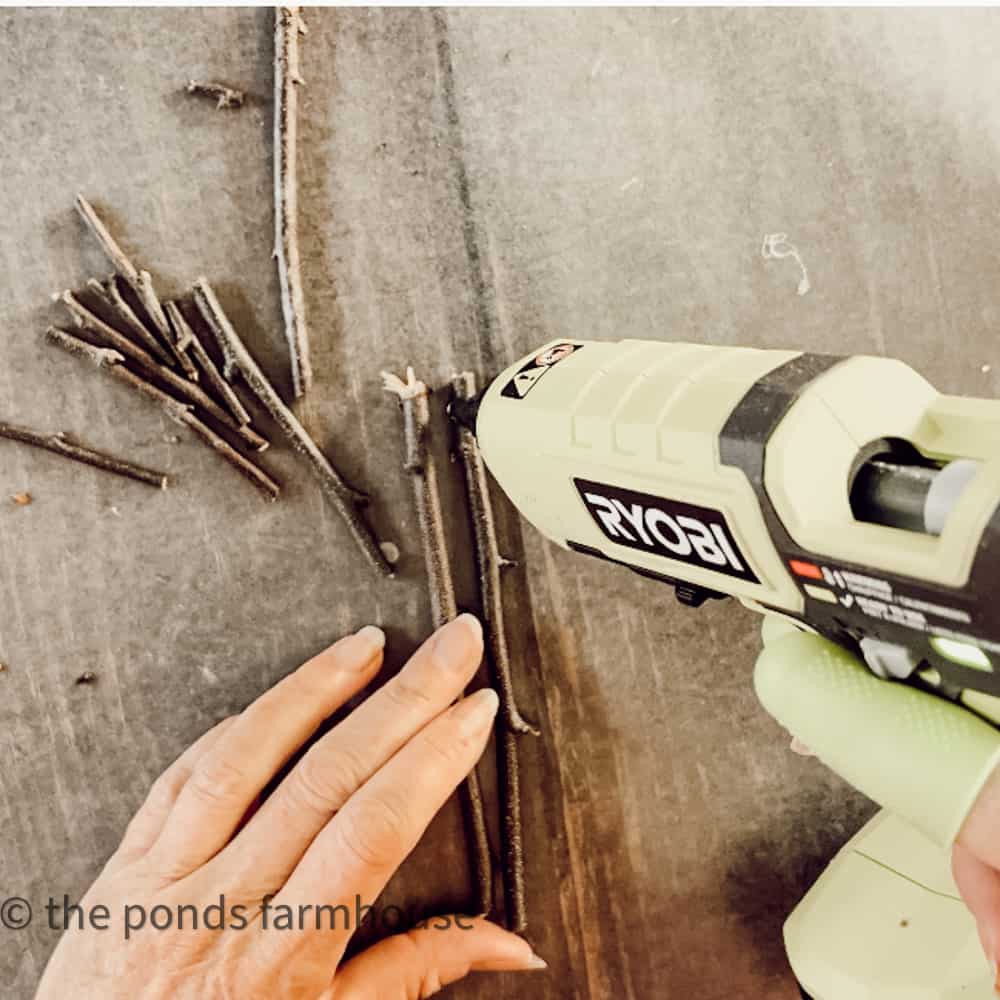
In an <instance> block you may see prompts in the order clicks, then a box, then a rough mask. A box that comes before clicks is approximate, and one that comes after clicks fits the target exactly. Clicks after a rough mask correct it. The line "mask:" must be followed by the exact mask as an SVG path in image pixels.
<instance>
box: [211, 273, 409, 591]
mask: <svg viewBox="0 0 1000 1000" xmlns="http://www.w3.org/2000/svg"><path fill="white" fill-rule="evenodd" d="M194 300H195V303H196V304H197V306H198V309H199V311H200V312H201V315H202V317H203V319H204V320H205V322H206V324H207V325H208V328H209V330H211V332H212V336H214V337H215V339H216V342H217V343H218V345H219V351H220V352H221V354H222V357H223V359H224V365H223V375H224V376H225V377H226V378H228V379H231V378H232V376H233V374H234V372H237V371H238V372H239V373H240V375H242V376H243V379H244V381H245V382H246V384H247V385H248V386H249V387H250V390H251V391H252V392H253V394H254V395H255V396H256V397H257V399H259V400H260V403H261V405H262V406H263V407H264V408H265V409H266V410H267V412H268V413H270V414H271V416H272V417H273V418H274V420H275V423H277V425H278V426H279V427H280V428H281V431H282V433H283V434H284V435H285V436H286V437H287V438H288V440H289V441H290V442H291V444H292V447H294V448H295V450H296V451H297V452H299V454H301V455H303V456H304V457H305V458H306V459H307V460H308V462H309V463H310V464H311V465H312V467H313V470H314V471H315V473H316V475H317V477H318V478H319V482H320V486H321V487H322V488H323V492H324V493H325V494H326V496H327V498H328V499H329V500H330V502H331V503H332V504H333V506H334V507H335V508H336V509H337V511H338V513H339V514H340V516H341V517H343V519H344V520H345V521H346V522H347V527H348V528H349V530H350V532H351V534H352V535H353V536H354V540H355V541H356V542H357V544H358V546H359V547H360V548H361V551H362V552H364V554H365V556H366V557H367V558H368V561H369V562H370V563H371V564H372V566H374V567H375V568H376V569H377V570H378V571H379V572H380V573H383V574H385V575H386V576H392V572H393V570H392V566H391V565H390V563H389V561H388V560H387V559H386V557H385V553H384V552H383V551H382V549H381V547H380V546H379V544H378V542H377V541H376V540H375V536H374V534H373V532H372V529H371V527H369V525H368V523H367V522H366V521H365V520H364V518H362V516H361V514H360V512H359V507H361V506H362V505H363V504H364V503H365V502H366V501H367V499H368V498H367V496H366V495H365V494H364V493H360V492H359V491H358V490H356V489H354V488H353V487H352V486H349V485H348V484H347V483H346V482H345V481H344V479H343V477H342V476H341V475H340V473H339V472H337V470H336V469H335V468H334V467H333V465H332V464H331V463H330V461H329V459H328V458H327V457H326V455H324V454H323V452H322V451H320V450H319V447H318V446H317V444H316V442H315V441H313V439H312V438H311V437H310V436H309V434H308V433H307V432H306V429H305V428H304V427H303V426H302V424H300V423H299V421H298V420H297V419H296V417H295V414H294V413H292V411H291V410H290V409H289V408H288V407H287V406H285V403H284V401H283V400H282V398H281V396H279V395H278V392H277V390H276V389H275V388H274V386H273V385H271V383H270V381H269V380H268V379H267V377H266V376H265V375H264V373H263V372H262V371H261V370H260V367H259V366H258V364H257V362H256V361H255V360H254V359H253V355H252V354H251V353H250V352H249V351H248V350H247V347H246V345H245V344H244V343H243V341H242V340H241V339H240V336H239V334H238V333H237V332H236V330H235V329H234V328H233V325H232V323H230V321H229V317H227V316H226V314H225V312H224V311H223V309H222V306H221V305H220V304H219V300H218V299H217V298H216V295H215V292H214V291H213V290H212V286H211V285H210V284H209V283H208V280H207V279H205V278H199V279H198V280H197V281H196V282H195V285H194Z"/></svg>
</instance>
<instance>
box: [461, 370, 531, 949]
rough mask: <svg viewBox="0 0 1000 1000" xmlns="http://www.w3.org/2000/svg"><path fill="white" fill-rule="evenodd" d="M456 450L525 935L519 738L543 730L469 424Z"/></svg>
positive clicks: (507, 836)
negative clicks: (525, 678)
mask: <svg viewBox="0 0 1000 1000" xmlns="http://www.w3.org/2000/svg"><path fill="white" fill-rule="evenodd" d="M451 384H452V390H453V392H454V394H455V397H456V398H457V399H460V400H463V401H466V402H469V401H471V400H473V399H474V398H475V396H476V377H475V375H473V374H472V373H471V372H463V373H462V374H460V375H454V376H453V377H452V380H451ZM458 450H459V456H460V457H461V460H462V467H463V471H464V473H465V493H466V499H467V502H468V508H469V514H470V517H471V520H472V531H473V536H474V538H475V543H476V568H477V571H478V576H479V596H480V601H481V604H482V609H483V619H484V624H485V626H486V636H487V642H488V646H489V656H488V657H487V662H488V664H489V665H490V667H491V668H492V674H493V683H494V686H495V687H496V688H497V692H498V694H499V696H500V737H499V740H498V743H499V744H500V753H499V755H498V762H499V770H500V775H499V777H500V795H501V805H500V810H501V834H502V837H503V845H502V847H503V884H504V902H505V906H506V910H507V924H508V927H509V928H510V929H511V930H512V931H514V932H515V933H518V934H520V933H522V932H523V931H524V929H525V928H526V927H527V923H528V920H527V910H526V906H525V900H524V838H523V834H522V828H521V787H520V785H521V779H520V765H519V761H518V747H517V737H518V735H519V734H523V733H533V734H534V735H536V736H537V735H539V730H538V729H536V728H535V727H534V726H532V725H530V724H529V723H527V722H525V720H524V719H523V718H522V716H521V713H520V712H519V711H518V707H517V702H516V699H515V695H514V684H513V678H512V671H511V665H510V652H509V650H508V648H507V634H506V628H505V624H504V612H503V587H502V582H501V569H502V567H503V566H504V565H505V563H506V562H507V560H505V559H504V558H503V557H502V556H501V555H500V549H499V546H498V545H497V535H496V523H495V521H494V518H493V505H492V503H491V502H490V493H489V484H488V482H487V479H486V466H485V464H484V463H483V458H482V455H481V454H480V451H479V445H478V443H477V442H476V436H475V434H473V433H472V431H471V430H469V428H467V427H459V428H458Z"/></svg>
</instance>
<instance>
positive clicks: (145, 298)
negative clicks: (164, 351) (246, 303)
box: [135, 271, 198, 382]
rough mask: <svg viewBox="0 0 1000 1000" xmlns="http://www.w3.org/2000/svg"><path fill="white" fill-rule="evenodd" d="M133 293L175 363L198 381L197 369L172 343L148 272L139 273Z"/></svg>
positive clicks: (169, 330) (164, 316) (170, 331)
mask: <svg viewBox="0 0 1000 1000" xmlns="http://www.w3.org/2000/svg"><path fill="white" fill-rule="evenodd" d="M135 293H136V295H138V296H139V301H140V302H141V303H142V307H143V309H145V310H146V315H147V316H149V318H150V320H151V321H152V323H153V326H154V327H155V328H156V332H157V333H159V335H160V336H161V337H162V338H163V339H164V340H165V341H166V342H167V344H168V346H169V347H170V350H171V352H172V353H173V355H174V357H175V358H176V359H177V363H178V364H179V365H180V366H181V368H183V369H184V374H185V375H187V377H188V378H189V379H190V380H191V381H192V382H197V381H198V369H197V368H195V366H194V364H192V362H191V359H190V358H189V357H188V356H187V355H186V354H185V353H184V351H183V349H182V348H180V347H178V346H177V344H175V343H174V338H173V331H172V330H171V329H170V324H169V323H168V322H167V314H166V313H165V312H164V311H163V304H162V303H161V302H160V297H159V296H158V295H157V294H156V289H155V288H154V287H153V278H152V276H151V275H150V273H149V271H140V272H139V282H138V284H137V285H135Z"/></svg>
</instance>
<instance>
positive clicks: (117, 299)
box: [87, 274, 172, 365]
mask: <svg viewBox="0 0 1000 1000" xmlns="http://www.w3.org/2000/svg"><path fill="white" fill-rule="evenodd" d="M120 280H121V279H120V278H119V276H118V275H117V274H112V275H111V276H110V277H109V278H108V280H107V282H101V281H98V280H97V278H91V279H90V280H89V281H88V282H87V287H88V288H89V289H90V290H91V291H92V292H94V294H95V295H99V296H100V298H101V302H103V303H104V305H105V306H106V308H108V309H109V310H110V311H111V312H113V313H114V314H115V316H116V317H117V318H118V319H119V320H121V322H122V324H123V325H124V327H125V328H126V330H127V331H128V332H129V333H130V334H131V335H132V336H133V337H134V338H135V340H137V341H138V342H139V343H141V344H142V346H143V347H145V348H146V350H147V351H149V352H150V353H151V354H153V355H155V356H156V358H157V360H159V361H161V362H163V363H164V364H168V365H169V364H170V363H171V361H172V358H171V356H170V354H168V353H167V350H166V348H164V346H163V345H162V344H161V343H160V341H159V340H157V339H156V337H154V336H153V334H152V333H150V332H149V328H148V327H147V326H146V324H145V323H143V322H142V320H141V319H139V317H138V316H137V315H136V314H135V310H134V309H133V308H132V307H131V306H130V305H129V304H128V302H126V301H125V296H124V295H122V291H121V289H120V288H119V287H118V282H119V281H120Z"/></svg>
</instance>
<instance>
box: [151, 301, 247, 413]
mask: <svg viewBox="0 0 1000 1000" xmlns="http://www.w3.org/2000/svg"><path fill="white" fill-rule="evenodd" d="M163 308H164V309H165V310H166V313H167V319H169V320H170V325H171V327H173V330H174V336H175V338H176V343H177V345H178V346H180V345H181V344H184V345H186V347H185V350H190V352H191V354H192V355H193V357H194V359H195V361H197V362H198V364H199V365H200V366H201V370H202V371H203V372H204V373H205V378H206V379H207V380H208V384H209V385H210V386H211V387H212V388H213V389H214V390H215V392H216V393H217V394H218V396H219V398H220V399H221V400H222V401H223V402H224V403H225V404H226V407H227V408H228V410H229V412H230V413H231V414H232V415H233V417H234V418H235V419H236V421H237V422H238V423H240V424H248V423H250V414H249V413H248V412H247V408H246V407H245V406H244V405H243V403H242V401H241V400H240V397H239V396H237V395H236V391H235V390H234V389H233V387H232V386H231V385H230V384H229V383H228V382H227V381H226V380H225V379H224V378H223V377H222V374H221V373H220V372H219V369H218V368H216V366H215V362H214V361H213V360H212V358H211V355H209V353H208V351H206V350H205V345H204V344H202V342H201V340H199V338H198V335H197V334H196V333H195V332H194V330H192V329H191V325H190V324H189V323H188V321H187V319H186V318H185V316H184V313H182V312H181V309H180V306H179V305H178V304H177V303H176V302H166V303H164V306H163Z"/></svg>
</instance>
